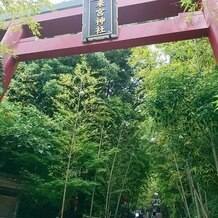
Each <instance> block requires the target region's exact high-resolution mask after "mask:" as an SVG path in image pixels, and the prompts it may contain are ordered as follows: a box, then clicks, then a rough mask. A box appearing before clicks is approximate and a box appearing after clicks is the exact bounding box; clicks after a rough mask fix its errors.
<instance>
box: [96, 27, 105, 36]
mask: <svg viewBox="0 0 218 218" xmlns="http://www.w3.org/2000/svg"><path fill="white" fill-rule="evenodd" d="M105 32H106V31H105V28H104V26H97V27H96V29H95V33H96V34H97V35H99V34H102V33H105Z"/></svg>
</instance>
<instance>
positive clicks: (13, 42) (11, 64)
mask: <svg viewBox="0 0 218 218" xmlns="http://www.w3.org/2000/svg"><path fill="white" fill-rule="evenodd" d="M23 33H24V31H23V30H20V31H16V32H14V31H10V30H7V32H6V34H5V36H4V38H3V39H2V41H1V42H2V43H5V44H7V46H8V47H9V48H10V49H13V50H15V52H16V46H17V43H18V42H19V40H20V39H21V38H22V37H23ZM17 64H18V61H17V59H16V58H14V57H13V56H12V55H6V56H4V58H3V70H4V74H3V88H4V90H7V89H8V87H9V84H10V81H11V79H12V77H13V73H14V71H15V69H16V66H17ZM3 95H4V94H3ZM2 97H3V96H0V100H1V99H2Z"/></svg>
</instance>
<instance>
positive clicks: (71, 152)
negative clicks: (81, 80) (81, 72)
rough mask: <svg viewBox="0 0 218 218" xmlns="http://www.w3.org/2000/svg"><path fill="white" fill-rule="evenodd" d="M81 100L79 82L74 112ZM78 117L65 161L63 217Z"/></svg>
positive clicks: (77, 110) (62, 217) (62, 216)
mask: <svg viewBox="0 0 218 218" xmlns="http://www.w3.org/2000/svg"><path fill="white" fill-rule="evenodd" d="M80 101H81V84H80V87H79V96H78V103H77V106H76V107H77V109H76V113H78V112H79V105H80ZM78 117H79V116H76V120H75V122H74V128H73V129H72V131H73V133H72V137H71V142H70V151H69V156H68V162H67V169H66V176H65V183H64V193H63V199H62V206H61V218H64V210H65V201H66V194H67V185H68V179H69V173H70V165H71V162H72V155H73V146H74V144H75V139H76V127H77V124H78Z"/></svg>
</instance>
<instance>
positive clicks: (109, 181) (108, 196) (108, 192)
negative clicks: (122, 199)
mask: <svg viewBox="0 0 218 218" xmlns="http://www.w3.org/2000/svg"><path fill="white" fill-rule="evenodd" d="M122 134H123V124H122V127H121V131H120V134H119V138H118V142H117V146H116V148H119V146H120V142H121V138H122ZM116 159H117V152H116V153H115V154H114V158H113V161H112V166H111V170H110V175H109V180H108V185H107V194H106V202H105V218H107V214H108V213H109V210H110V205H109V200H110V199H109V198H110V193H111V182H112V176H113V172H114V166H115V162H116Z"/></svg>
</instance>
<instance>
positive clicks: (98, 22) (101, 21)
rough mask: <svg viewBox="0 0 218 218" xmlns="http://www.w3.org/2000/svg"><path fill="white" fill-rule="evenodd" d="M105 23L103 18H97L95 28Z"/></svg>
mask: <svg viewBox="0 0 218 218" xmlns="http://www.w3.org/2000/svg"><path fill="white" fill-rule="evenodd" d="M105 21H106V19H105V18H104V17H97V19H96V21H95V23H96V25H97V26H99V25H103V24H104V22H105Z"/></svg>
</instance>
